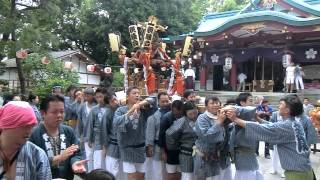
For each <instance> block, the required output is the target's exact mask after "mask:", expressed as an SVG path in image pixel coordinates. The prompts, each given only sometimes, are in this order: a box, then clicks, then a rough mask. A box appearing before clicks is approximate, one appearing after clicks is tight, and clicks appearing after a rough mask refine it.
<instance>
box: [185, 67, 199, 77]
mask: <svg viewBox="0 0 320 180" xmlns="http://www.w3.org/2000/svg"><path fill="white" fill-rule="evenodd" d="M188 76H192V77H193V79H194V78H196V74H195V73H194V70H193V69H187V70H186V71H185V72H184V77H188Z"/></svg>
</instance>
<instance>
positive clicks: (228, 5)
mask: <svg viewBox="0 0 320 180" xmlns="http://www.w3.org/2000/svg"><path fill="white" fill-rule="evenodd" d="M248 3H250V1H249V0H209V1H207V11H208V12H225V11H233V10H240V9H242V8H244V7H245V6H246V5H247V4H248Z"/></svg>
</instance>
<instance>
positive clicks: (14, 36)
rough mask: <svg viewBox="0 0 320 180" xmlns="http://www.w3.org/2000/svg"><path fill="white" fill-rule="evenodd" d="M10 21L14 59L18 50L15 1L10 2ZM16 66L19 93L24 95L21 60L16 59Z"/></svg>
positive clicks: (24, 87)
mask: <svg viewBox="0 0 320 180" xmlns="http://www.w3.org/2000/svg"><path fill="white" fill-rule="evenodd" d="M10 15H11V18H12V19H11V20H12V22H14V23H13V27H12V30H11V36H12V41H13V46H12V48H11V55H12V57H16V52H17V50H18V48H17V47H16V26H17V25H16V23H17V22H18V21H17V20H16V18H17V10H16V1H15V0H11V12H10ZM16 64H17V71H18V77H19V82H20V93H21V94H25V93H26V86H25V77H24V74H23V71H22V64H21V59H19V58H17V57H16Z"/></svg>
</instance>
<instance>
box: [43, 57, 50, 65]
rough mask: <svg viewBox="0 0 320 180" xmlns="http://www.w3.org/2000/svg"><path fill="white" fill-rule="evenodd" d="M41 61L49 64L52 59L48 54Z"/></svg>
mask: <svg viewBox="0 0 320 180" xmlns="http://www.w3.org/2000/svg"><path fill="white" fill-rule="evenodd" d="M41 63H42V64H45V65H47V64H50V63H51V61H50V59H49V58H48V57H47V56H44V57H43V58H42V59H41Z"/></svg>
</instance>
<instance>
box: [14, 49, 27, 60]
mask: <svg viewBox="0 0 320 180" xmlns="http://www.w3.org/2000/svg"><path fill="white" fill-rule="evenodd" d="M16 56H17V58H19V59H26V58H27V57H28V52H27V51H26V50H24V49H21V50H19V51H17V52H16Z"/></svg>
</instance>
